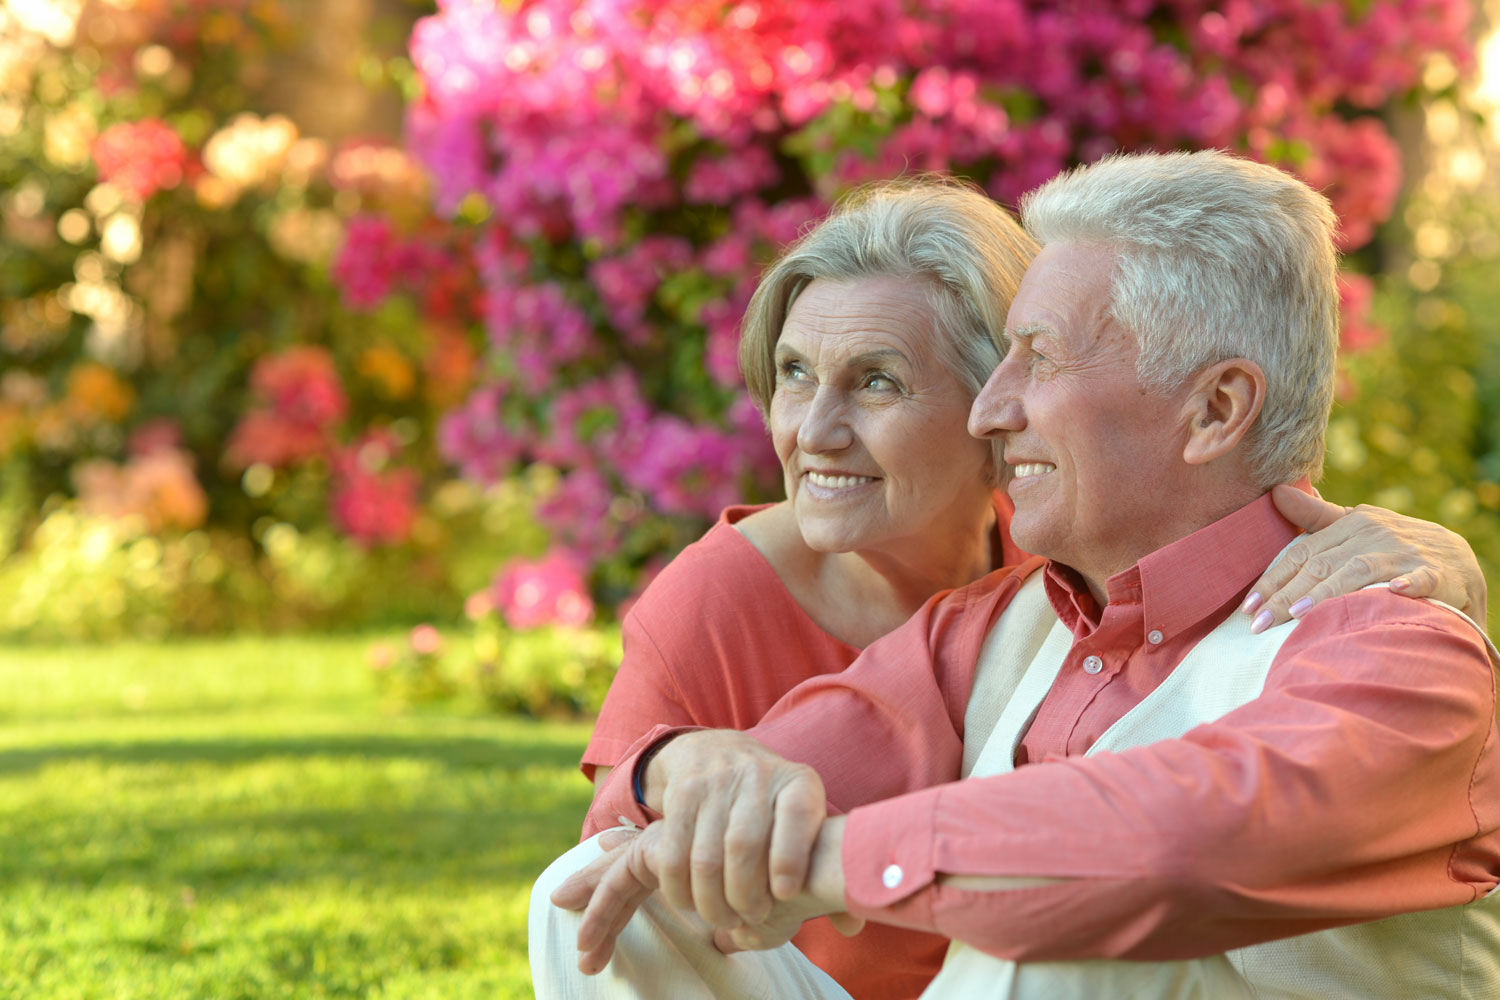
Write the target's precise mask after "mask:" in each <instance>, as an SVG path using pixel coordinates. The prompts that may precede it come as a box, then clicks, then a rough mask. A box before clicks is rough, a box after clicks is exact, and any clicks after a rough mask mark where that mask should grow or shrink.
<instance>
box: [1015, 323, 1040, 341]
mask: <svg viewBox="0 0 1500 1000" xmlns="http://www.w3.org/2000/svg"><path fill="white" fill-rule="evenodd" d="M1050 330H1051V327H1049V326H1046V325H1045V324H1042V323H1023V324H1021V325H1020V326H1007V327H1006V328H1005V336H1006V338H1007V339H1009V340H1030V339H1031V338H1032V337H1035V336H1037V335H1038V334H1041V333H1047V332H1048V331H1050Z"/></svg>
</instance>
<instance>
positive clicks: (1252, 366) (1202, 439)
mask: <svg viewBox="0 0 1500 1000" xmlns="http://www.w3.org/2000/svg"><path fill="white" fill-rule="evenodd" d="M1192 386H1193V387H1192V391H1191V392H1190V393H1189V395H1188V398H1187V400H1186V402H1185V403H1184V410H1183V416H1184V417H1185V419H1186V423H1187V432H1188V434H1187V443H1186V444H1184V445H1183V449H1182V458H1183V461H1185V462H1187V463H1188V464H1189V465H1207V464H1208V463H1209V462H1212V461H1213V460H1214V459H1216V458H1221V457H1223V456H1224V455H1227V454H1229V453H1230V452H1232V451H1234V449H1235V448H1236V447H1238V446H1239V444H1240V442H1241V441H1243V440H1244V438H1245V435H1247V434H1248V433H1250V428H1251V427H1253V426H1254V425H1255V418H1256V417H1258V416H1260V409H1261V407H1262V406H1264V405H1265V402H1266V373H1265V372H1263V371H1261V368H1260V365H1258V364H1256V363H1255V362H1254V361H1251V360H1249V359H1248V358H1230V359H1229V360H1228V361H1220V362H1219V363H1218V364H1213V365H1209V366H1208V367H1207V368H1205V369H1203V370H1202V371H1201V372H1199V373H1198V374H1197V375H1196V376H1195V377H1194V378H1193V382H1192Z"/></svg>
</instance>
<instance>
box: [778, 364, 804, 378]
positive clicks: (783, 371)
mask: <svg viewBox="0 0 1500 1000" xmlns="http://www.w3.org/2000/svg"><path fill="white" fill-rule="evenodd" d="M777 374H779V375H780V376H781V377H782V378H783V379H787V380H789V381H800V380H802V379H805V378H807V369H806V368H804V367H803V365H802V362H800V361H783V362H782V363H781V365H780V367H779V368H778V370H777Z"/></svg>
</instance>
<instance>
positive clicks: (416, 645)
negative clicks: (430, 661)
mask: <svg viewBox="0 0 1500 1000" xmlns="http://www.w3.org/2000/svg"><path fill="white" fill-rule="evenodd" d="M410 642H411V651H412V652H413V653H416V654H417V655H418V656H436V655H437V654H438V653H439V652H441V651H442V648H443V636H442V634H441V633H440V632H438V630H437V629H435V628H433V627H432V626H431V625H427V624H425V623H424V624H422V625H418V626H417V627H416V628H414V629H412V630H411V637H410Z"/></svg>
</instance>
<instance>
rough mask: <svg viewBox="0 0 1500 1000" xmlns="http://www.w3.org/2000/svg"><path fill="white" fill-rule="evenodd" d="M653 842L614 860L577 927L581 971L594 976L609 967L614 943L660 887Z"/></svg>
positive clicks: (636, 844) (635, 845)
mask: <svg viewBox="0 0 1500 1000" xmlns="http://www.w3.org/2000/svg"><path fill="white" fill-rule="evenodd" d="M651 840H652V838H649V837H646V836H642V837H639V838H637V839H636V840H633V841H631V842H630V844H628V845H626V846H625V847H623V848H621V849H620V851H619V853H618V854H617V855H616V856H615V857H614V860H613V863H612V864H611V865H610V866H609V869H608V871H606V872H605V873H604V875H603V877H602V878H601V879H600V880H599V884H598V886H597V887H596V888H595V889H594V893H593V896H592V897H591V898H590V899H589V903H588V907H587V908H586V909H585V910H584V911H583V920H582V922H581V923H580V924H579V925H578V971H580V972H582V973H584V974H585V975H589V976H592V975H595V974H597V973H599V972H601V971H603V969H604V967H605V966H606V965H608V964H609V959H610V956H612V955H613V954H614V951H615V939H616V938H618V937H619V936H620V932H621V931H623V930H624V929H625V925H626V924H628V923H629V922H630V918H631V917H632V916H634V915H635V911H636V910H637V909H639V908H640V905H641V904H642V903H644V902H645V901H646V899H647V897H649V896H650V895H651V893H652V892H653V891H654V890H655V889H656V887H657V879H656V875H655V872H654V871H653V870H652V868H651V865H650V863H649V861H650V855H649V850H650V846H651Z"/></svg>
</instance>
